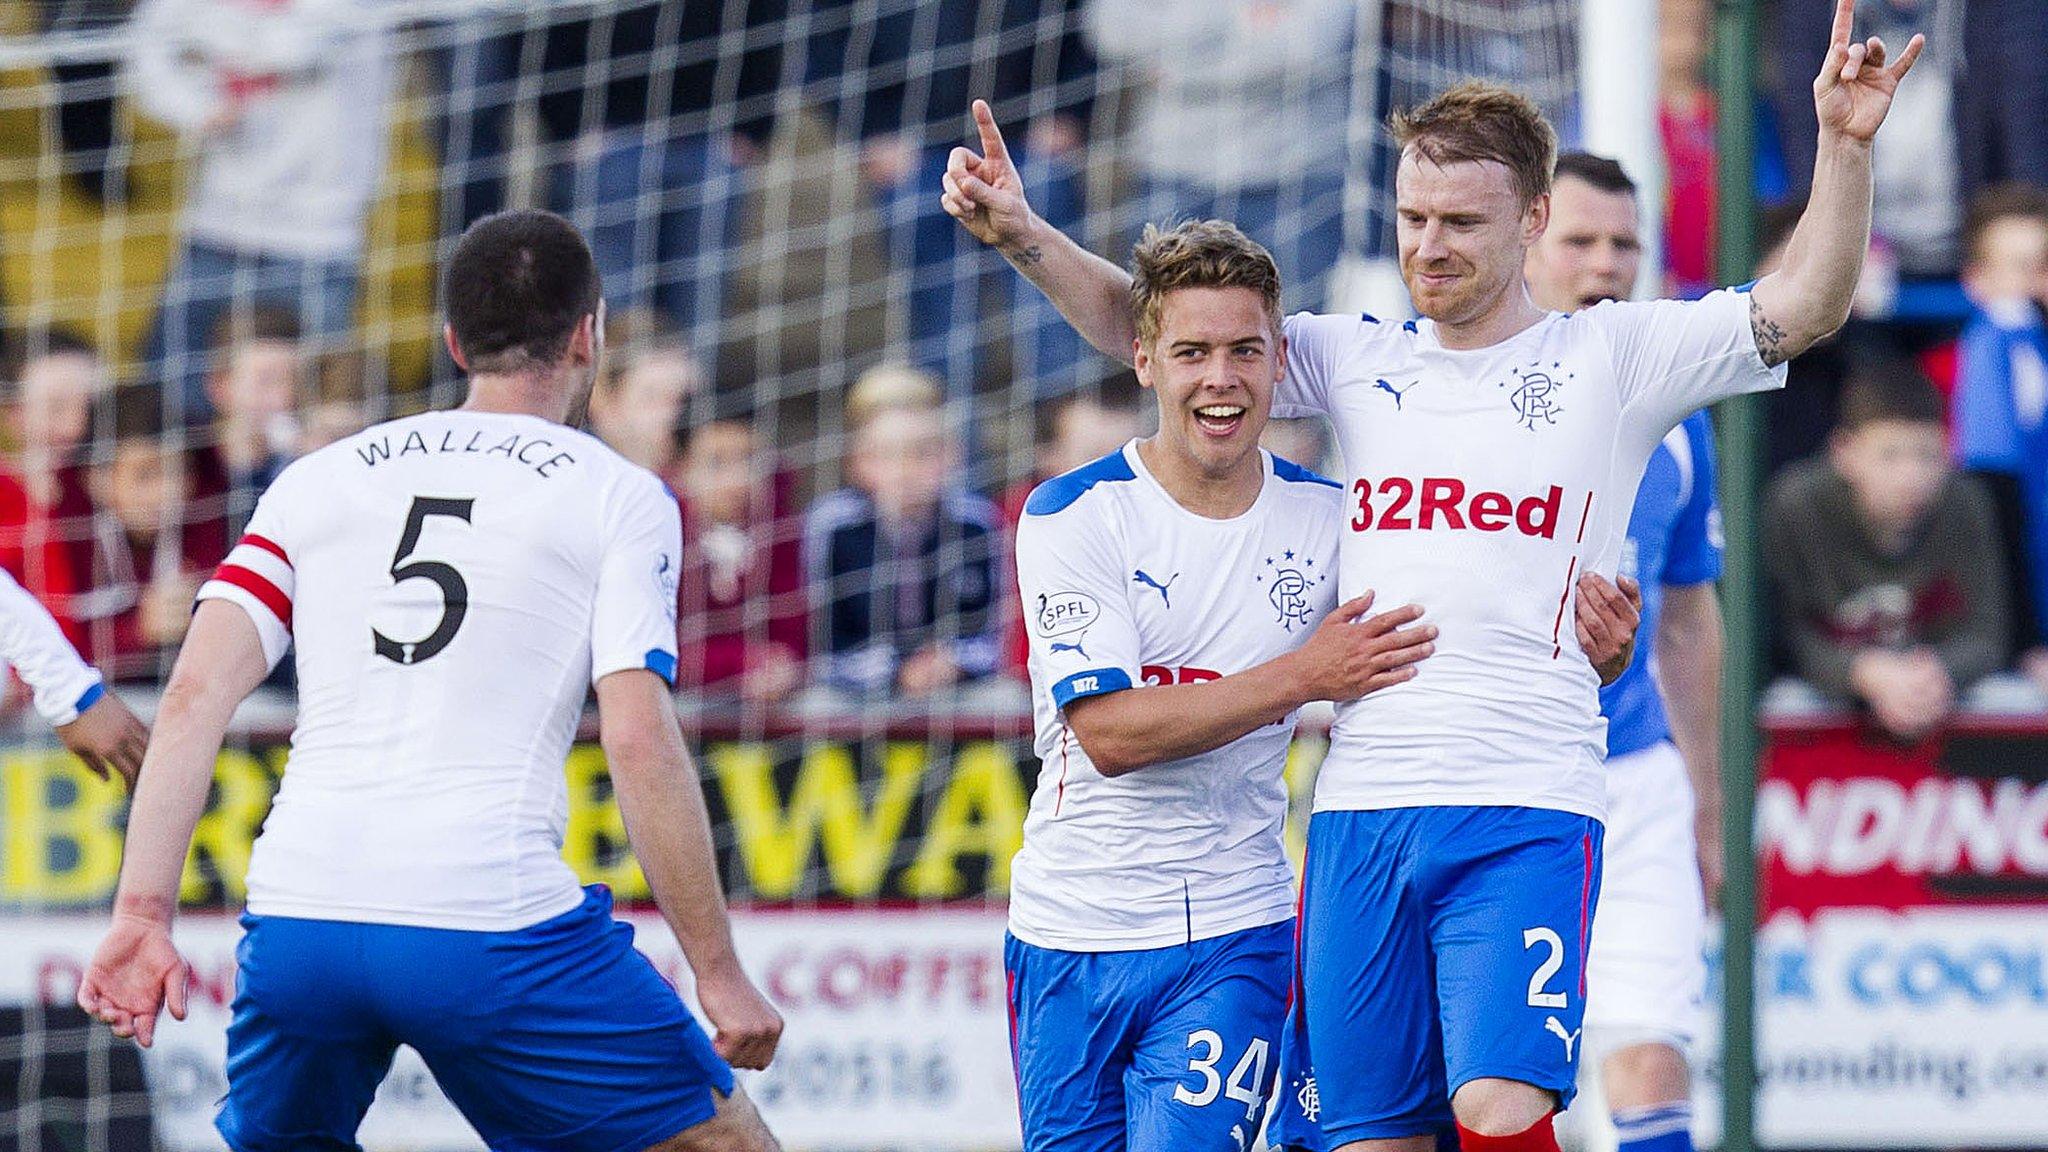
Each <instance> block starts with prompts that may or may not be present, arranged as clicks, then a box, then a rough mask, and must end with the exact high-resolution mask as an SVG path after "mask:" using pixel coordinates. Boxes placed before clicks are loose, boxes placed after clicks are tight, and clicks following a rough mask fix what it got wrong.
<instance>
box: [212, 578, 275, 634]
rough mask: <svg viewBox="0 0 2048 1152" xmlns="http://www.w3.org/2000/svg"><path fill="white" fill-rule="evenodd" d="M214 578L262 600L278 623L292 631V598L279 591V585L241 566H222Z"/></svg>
mask: <svg viewBox="0 0 2048 1152" xmlns="http://www.w3.org/2000/svg"><path fill="white" fill-rule="evenodd" d="M213 578H214V579H215V580H218V581H220V582H221V583H223V584H233V585H234V586H235V587H237V588H240V589H241V590H242V591H244V592H247V593H248V594H249V595H251V596H254V597H256V599H258V600H261V601H262V602H263V606H264V607H265V608H268V609H270V613H271V615H273V616H276V617H277V619H278V622H279V623H281V624H283V625H284V626H285V630H286V631H290V630H291V626H292V601H291V597H289V596H286V595H285V594H284V593H283V592H280V591H278V588H277V585H275V584H272V583H271V582H270V581H268V580H266V579H264V578H263V577H262V576H260V575H258V574H257V573H255V572H252V571H250V570H249V569H247V568H244V567H242V566H241V565H240V564H223V565H221V566H220V567H219V568H217V569H215V570H214V573H213Z"/></svg>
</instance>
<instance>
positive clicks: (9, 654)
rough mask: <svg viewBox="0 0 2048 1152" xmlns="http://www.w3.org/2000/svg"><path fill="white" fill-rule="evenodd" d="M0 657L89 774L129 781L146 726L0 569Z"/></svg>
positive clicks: (45, 613) (34, 601) (139, 760)
mask: <svg viewBox="0 0 2048 1152" xmlns="http://www.w3.org/2000/svg"><path fill="white" fill-rule="evenodd" d="M0 658H4V659H5V660H6V661H7V662H8V663H9V664H12V665H14V670H15V671H16V672H19V673H21V678H22V680H23V681H25V682H26V683H27V684H28V686H29V689H30V690H31V691H32V692H34V693H35V709H36V712H37V713H38V714H39V715H41V716H42V718H43V719H44V720H46V721H48V722H49V724H50V727H51V728H54V729H56V732H57V739H59V740H61V741H63V743H64V746H65V747H66V748H69V749H71V751H72V753H73V754H75V755H76V756H77V757H78V758H79V760H80V761H82V762H83V763H84V764H85V766H86V767H87V768H89V769H91V770H92V772H93V774H94V775H96V776H98V777H99V778H100V779H102V780H105V779H107V776H108V773H109V772H110V771H111V772H113V773H117V774H119V776H120V777H121V780H122V781H123V782H124V783H126V784H127V785H128V786H129V787H130V788H133V787H134V786H135V773H136V772H137V771H138V770H140V769H141V767H142V751H143V748H144V747H145V746H147V745H148V743H149V729H147V728H145V727H143V726H142V721H140V720H138V719H136V718H135V713H133V712H131V711H129V710H128V706H127V705H126V704H123V703H121V701H120V700H119V699H118V698H116V697H115V696H114V695H113V694H111V693H109V692H108V691H107V688H106V684H105V683H104V682H102V681H101V679H100V674H99V673H98V672H96V671H94V670H93V667H92V665H90V664H87V663H86V662H85V661H84V660H82V659H80V658H79V656H78V650H77V649H76V648H73V647H72V646H71V642H70V641H69V640H66V639H65V638H64V630H63V629H62V628H59V627H58V626H57V621H56V619H55V618H54V617H52V616H51V615H50V610H49V609H48V608H45V607H43V605H42V601H40V600H37V599H36V598H35V597H34V596H31V595H30V594H29V591H28V589H26V588H23V587H22V586H21V585H20V584H18V583H16V582H15V579H14V577H13V576H11V575H9V574H8V573H6V572H0ZM0 675H5V672H4V670H0Z"/></svg>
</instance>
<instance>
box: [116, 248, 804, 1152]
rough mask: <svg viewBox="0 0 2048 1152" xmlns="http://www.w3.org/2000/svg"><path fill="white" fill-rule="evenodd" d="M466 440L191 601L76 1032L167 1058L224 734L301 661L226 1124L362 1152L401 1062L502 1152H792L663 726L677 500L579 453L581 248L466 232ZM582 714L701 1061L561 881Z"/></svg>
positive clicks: (433, 447)
mask: <svg viewBox="0 0 2048 1152" xmlns="http://www.w3.org/2000/svg"><path fill="white" fill-rule="evenodd" d="M444 297H445V306H446V308H447V314H448V316H447V328H446V337H447V342H448V350H449V352H450V353H451V354H452V355H453V356H454V358H455V362H456V363H457V364H458V365H460V366H462V367H463V368H464V370H466V371H467V372H468V373H469V374H470V381H469V384H470V391H469V399H468V401H467V402H466V403H465V404H464V405H463V406H462V407H461V408H459V409H456V410H454V411H449V412H433V413H428V414H425V415H421V416H413V417H408V418H406V419H403V420H395V421H392V422H390V423H386V424H380V425H377V426H376V427H373V428H370V429H368V430H366V431H364V432H360V433H358V434H356V435H354V436H352V437H349V438H347V439H345V440H341V441H339V442H337V443H335V444H332V445H330V446H328V447H326V448H323V449H321V450H320V451H318V452H315V453H313V454H312V455H310V456H307V457H305V458H304V459H302V460H299V461H298V462H296V463H294V464H292V465H291V466H290V467H288V468H287V469H285V471H284V472H283V474H282V475H280V476H279V477H278V478H277V480H276V482H275V483H274V484H273V485H272V486H271V488H270V489H269V490H268V491H267V492H266V493H265V494H264V495H263V497H262V499H261V500H260V501H259V502H258V504H257V506H256V511H255V514H254V516H253V517H252V518H251V520H250V523H249V530H248V534H247V535H245V536H244V537H243V538H242V541H241V543H240V544H239V545H238V546H236V548H235V549H234V551H233V552H232V553H231V554H230V555H229V557H228V559H227V562H226V563H224V564H222V565H221V567H220V569H219V570H218V571H217V572H216V573H215V574H214V577H213V579H212V580H211V581H209V582H208V583H207V584H206V585H205V587H204V588H202V589H201V591H200V594H199V598H200V604H199V608H198V611H197V613H196V614H195V617H194V619H193V622H192V628H191V631H190V633H189V634H188V635H187V637H186V641H185V645H184V649H183V651H182V652H181V653H180V654H179V658H178V664H177V668H176V670H175V671H174V672H173V674H172V677H171V682H170V685H169V686H168V687H167V688H166V689H165V692H164V699H163V704H162V707H161V708H160V710H159V711H158V713H157V737H158V738H157V739H154V740H152V741H151V743H150V746H149V751H148V753H147V755H146V757H145V760H144V767H143V773H142V783H141V785H140V787H139V789H138V791H137V794H136V800H135V806H134V812H133V816H132V818H131V821H130V824H129V830H128V843H127V860H126V864H125V866H124V867H123V869H122V875H121V886H120V889H119V892H118V893H117V895H116V898H115V906H114V923H113V928H112V931H111V932H110V933H109V935H108V936H107V938H106V940H105V941H104V942H103V943H102V944H101V945H100V948H99V951H98V953H97V954H96V955H95V956H94V958H93V962H92V965H91V967H90V968H89V969H88V970H87V973H86V976H85V979H84V981H83V982H82V984H81V986H80V989H79V1002H80V1004H82V1005H83V1006H84V1007H85V1009H86V1010H87V1011H89V1012H91V1013H93V1014H95V1015H96V1016H98V1017H99V1018H100V1019H102V1020H104V1021H106V1022H107V1023H109V1024H111V1025H112V1026H113V1028H114V1031H115V1032H116V1033H117V1034H119V1035H123V1036H127V1035H133V1036H134V1037H135V1038H136V1039H137V1040H138V1041H140V1042H141V1043H143V1044H144V1045H147V1044H148V1043H149V1042H150V1039H151V1036H152V1033H153V1032H154V1030H155V1025H156V1017H157V1013H158V1011H159V1010H160V1009H161V1008H162V1007H163V1005H164V1003H165V1001H166V1000H168V1002H169V1006H170V1009H171V1013H172V1015H174V1016H179V1017H182V1016H183V1015H184V1001H185V981H186V976H187V968H186V965H185V962H184V960H182V959H181V958H180V957H179V956H178V953H177V951H176V950H175V949H174V948H173V946H172V944H171V934H170V927H171V920H172V915H173V913H174V911H175V910H176V901H177V889H178V877H179V871H180V868H181V866H182V864H183V861H184V858H185V851H186V846H187V844H188V843H189V841H190V839H191V834H192V828H193V823H194V821H195V819H196V818H197V816H198V814H199V810H200V807H201V804H202V802H203V800H204V797H205V794H206V789H207V785H208V782H209V781H210V779H211V776H212V769H213V763H214V758H215V756H216V755H217V754H218V751H219V748H220V743H221V737H222V734H223V732H224V730H225V728H226V726H227V723H228V719H229V717H230V716H231V715H232V713H233V711H234V708H235V705H236V704H237V703H238V702H240V700H241V699H242V697H243V696H245V695H247V694H248V692H249V690H250V689H252V688H254V687H255V686H256V684H257V683H258V682H259V681H261V680H262V679H263V678H264V676H265V675H266V674H267V673H268V672H269V670H270V668H271V667H272V666H273V665H275V664H276V663H277V661H278V660H280V659H281V658H282V657H283V656H284V654H285V651H286V649H287V648H294V647H295V648H296V652H297V657H296V659H297V664H296V667H297V671H298V681H299V720H298V726H297V729H296V731H295V732H294V733H293V736H292V752H291V760H290V763H289V768H288V770H287V771H286V773H285V777H284V782H283V784H282V786H281V787H280V788H279V791H278V796H277V801H276V804H275V806H274V807H273V809H272V810H271V813H270V817H269V819H268V820H266V821H265V823H264V828H263V834H262V836H261V837H259V838H258V840H257V842H256V848H255V853H254V855H253V856H252V858H251V861H250V866H249V901H248V914H247V915H246V916H245V917H244V921H243V923H244V925H245V926H246V928H247V935H246V936H245V937H244V938H243V940H242V943H241V946H240V948H239V949H238V950H237V959H238V961H239V971H238V977H237V984H236V997H235V1004H234V1021H233V1023H232V1024H231V1025H230V1027H229V1029H228V1093H227V1098H226V1100H225V1101H224V1103H223V1106H222V1108H221V1113H220V1116H219V1118H218V1121H217V1123H218V1126H219V1128H220V1130H221V1133H222V1135H224V1136H225V1137H226V1138H227V1142H228V1143H229V1145H230V1146H232V1147H234V1148H236V1149H238V1150H267V1149H304V1148H351V1147H354V1146H355V1132H356V1128H357V1126H358V1125H359V1123H360V1122H361V1120H362V1117H363V1113H364V1111H365V1110H366V1109H367V1108H368V1107H369V1104H370V1100H371V1097H372V1095H373V1094H374V1093H375V1091H376V1089H377V1085H378V1083H379V1082H380V1081H381V1080H382V1079H383V1078H384V1073H385V1071H386V1070H387V1069H388V1068H389V1067H390V1064H391V1059H392V1055H393V1053H394V1052H395V1050H396V1049H397V1046H398V1045H400V1044H409V1045H411V1046H412V1047H413V1048H415V1049H417V1050H418V1051H419V1053H420V1055H421V1056H422V1057H424V1058H425V1060H426V1063H427V1066H428V1067H429V1068H430V1069H432V1071H433V1073H434V1078H435V1079H436V1080H437V1081H438V1082H439V1084H440V1086H441V1088H442V1090H443V1091H445V1092H446V1093H447V1094H448V1096H449V1098H450V1099H452V1100H453V1101H454V1102H455V1104H456V1106H457V1107H458V1108H460V1109H461V1110H462V1113H463V1115H464V1116H465V1117H466V1118H467V1119H468V1120H469V1122H470V1123H471V1124H473V1125H474V1126H475V1127H476V1129H477V1131H478V1133H479V1134H481V1135H482V1136H483V1138H484V1140H485V1141H486V1142H487V1143H489V1144H490V1145H491V1146H492V1147H493V1148H501V1149H563V1150H572V1149H574V1150H580V1149H589V1150H591V1152H619V1150H621V1149H644V1148H656V1149H662V1150H665V1152H684V1150H694V1149H707V1150H708V1149H718V1150H720V1152H725V1150H728V1149H739V1150H743V1152H763V1150H768V1149H773V1148H774V1147H775V1142H774V1139H773V1137H772V1136H770V1135H769V1133H768V1131H767V1129H766V1127H764V1126H763V1124H762V1122H761V1119H760V1117H759V1115H758V1114H757V1113H756V1112H755V1110H754V1108H753V1106H752V1104H751V1103H749V1102H748V1100H747V1098H746V1097H745V1096H744V1095H743V1094H742V1093H741V1092H740V1091H739V1090H738V1088H737V1087H736V1086H735V1084H734V1082H733V1074H732V1069H731V1067H730V1066H729V1065H728V1061H730V1063H731V1064H735V1065H739V1066H741V1067H749V1068H760V1067H763V1066H765V1065H766V1064H767V1062H768V1060H769V1058H770V1056H771V1055H772V1054H773V1053H774V1050H775V1045H776V1041H777V1039H778V1037H779V1036H780V1033H781V1030H782V1021H781V1018H780V1017H779V1016H778V1015H777V1014H776V1012H775V1010H774V1009H773V1008H772V1007H771V1006H770V1005H769V1004H768V1002H767V1001H766V1000H765V999H764V998H763V997H762V996H761V994H760V993H759V992H758V991H756V990H755V988H754V986H753V984H752V983H751V982H750V981H749V980H748V979H747V977H746V975H745V973H743V972H742V971H741V970H740V966H739V962H738V960H737V958H736V957H735V954H734V951H733V944H732V937H731V932H730V930H729V928H728V925H727V923H726V916H725V903H724V899H723V897H722V895H721V893H720V891H719V885H718V878H717V873H716V871H715V867H714V861H713V857H712V851H711V837H710V829H709V825H708V823H707V821H706V819H705V815H704V811H703V808H702V799H701V796H700V793H699V791H698V787H697V782H696V779H695V776H694V774H693V772H692V770H691V765H690V760H689V756H688V754H687V752H686V751H685V749H684V746H683V742H682V737H681V734H680V732H679V731H678V729H677V726H676V722H675V713H674V704H673V701H672V700H671V698H670V696H669V691H668V681H669V680H670V679H671V678H672V677H673V676H674V674H675V665H676V624H675V608H676V590H675V574H676V568H677V563H678V559H679V554H680V550H681V541H680V539H679V533H678V527H677V514H676V504H675V501H674V500H673V499H672V498H671V497H670V496H669V494H668V492H667V490H666V489H665V488H664V487H663V486H662V484H661V482H660V481H659V480H657V479H656V478H655V477H654V475H653V474H652V473H649V472H647V471H645V470H644V469H641V468H638V467H636V466H634V465H631V464H629V463H627V462H626V461H625V460H624V459H623V458H621V457H620V456H619V455H618V454H617V453H615V452H613V451H612V450H611V449H609V448H606V447H605V446H604V445H603V444H602V443H600V442H599V441H597V440H596V439H594V438H592V437H590V436H587V435H585V434H583V433H581V432H578V431H576V430H574V429H573V428H572V427H570V426H569V425H570V424H572V423H574V422H575V420H576V419H577V417H578V416H579V415H580V413H581V410H582V408H583V406H584V404H585V403H586V401H587V400H588V399H589V396H590V388H591V384H592V381H593V380H594V379H595V376H596V372H597V367H598V359H599V356H600V354H601V352H602V350H603V336H602V333H603V330H604V323H603V314H602V307H601V305H600V302H599V295H598V277H597V271H596V268H595V266H594V265H593V264H592V262H591V257H590V252H589V249H588V248H586V247H585V245H584V243H583V239H582V237H581V236H579V235H578V234H577V233H576V230H575V229H574V228H573V227H571V226H570V225H569V224H568V223H567V222H566V221H563V220H562V219H561V218H559V217H556V216H552V215H549V214H547V213H542V212H518V213H506V214H502V215H498V216H493V217H489V218H487V219H485V220H482V221H479V222H478V223H477V224H476V225H475V226H473V227H472V228H471V229H470V230H469V231H468V232H467V233H465V234H464V235H463V237H462V240H461V243H460V244H459V245H458V246H457V247H456V250H455V252H454V254H453V256H452V257H451V259H450V261H449V265H448V269H447V273H446V277H445V282H444ZM593 683H594V684H595V686H596V689H597V701H598V710H599V714H600V720H601V724H602V733H603V736H602V738H603V743H604V748H605V754H606V756H607V758H608V759H609V760H610V762H611V769H612V776H613V781H614V783H615V785H616V787H617V790H618V798H619V805H620V808H621V809H622V810H623V811H624V814H625V818H626V827H627V831H628V835H629V837H630V838H631V841H632V846H633V849H634V852H635V854H636V855H637V856H638V858H639V861H640V864H641V866H642V867H643V868H644V869H645V870H646V873H647V878H648V882H649V884H650V886H651V887H652V889H653V891H654V897H655V900H656V901H657V902H658V903H659V904H660V906H661V909H662V912H663V914H664V916H665V918H666V919H667V921H668V924H669V926H670V927H671V928H672V929H673V930H674V932H675V935H676V939H677V940H678V941H679V942H680V943H681V944H682V948H683V952H684V955H685V956H687V957H688V959H689V961H690V966H691V968H692V970H693V971H694V973H695V977H696V989H697V997H698V1000H699V1002H700V1003H701V1004H702V1005H703V1008H704V1013H705V1015H706V1016H707V1017H708V1018H709V1019H710V1021H711V1023H712V1024H713V1025H714V1026H715V1028H716V1029H717V1036H716V1039H715V1040H714V1039H713V1038H711V1037H707V1036H706V1035H705V1033H704V1031H703V1029H702V1028H700V1027H699V1026H698V1024H697V1022H696V1021H695V1020H694V1019H692V1018H691V1016H690V1013H689V1011H688V1010H687V1009H686V1008H685V1007H684V1006H683V1004H682V1002H681V1001H680V1000H679V999H678V998H677V996H676V993H675V991H674V990H673V989H671V988H670V987H669V986H668V985H667V984H666V983H665V982H664V981H663V980H662V978H661V976H660V975H659V974H658V973H657V972H656V970H655V969H654V967H653V965H652V964H651V963H649V962H648V960H647V959H646V958H645V957H643V956H641V955H640V954H639V953H638V952H636V951H634V949H633V947H632V930H631V929H630V928H629V927H627V926H626V925H623V924H621V923H619V922H618V921H616V920H614V919H613V918H612V916H611V908H610V897H609V894H608V893H607V892H606V891H605V890H604V889H603V888H602V887H592V888H589V889H583V888H579V887H578V886H577V883H576V878H575V876H574V875H573V874H571V873H570V871H569V869H568V867H567V866H566V865H565V864H564V863H563V862H562V859H561V846H562V830H563V820H564V813H565V812H566V811H567V808H568V805H567V800H566V797H565V796H564V794H563V781H562V761H563V757H564V756H565V754H566V753H567V751H568V747H569V743H570V741H571V739H572V738H573V737H574V735H575V731H576V725H577V721H578V719H579V717H580V714H581V710H582V703H583V698H584V694H585V692H586V691H587V690H588V688H589V686H590V685H592V684H593Z"/></svg>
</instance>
